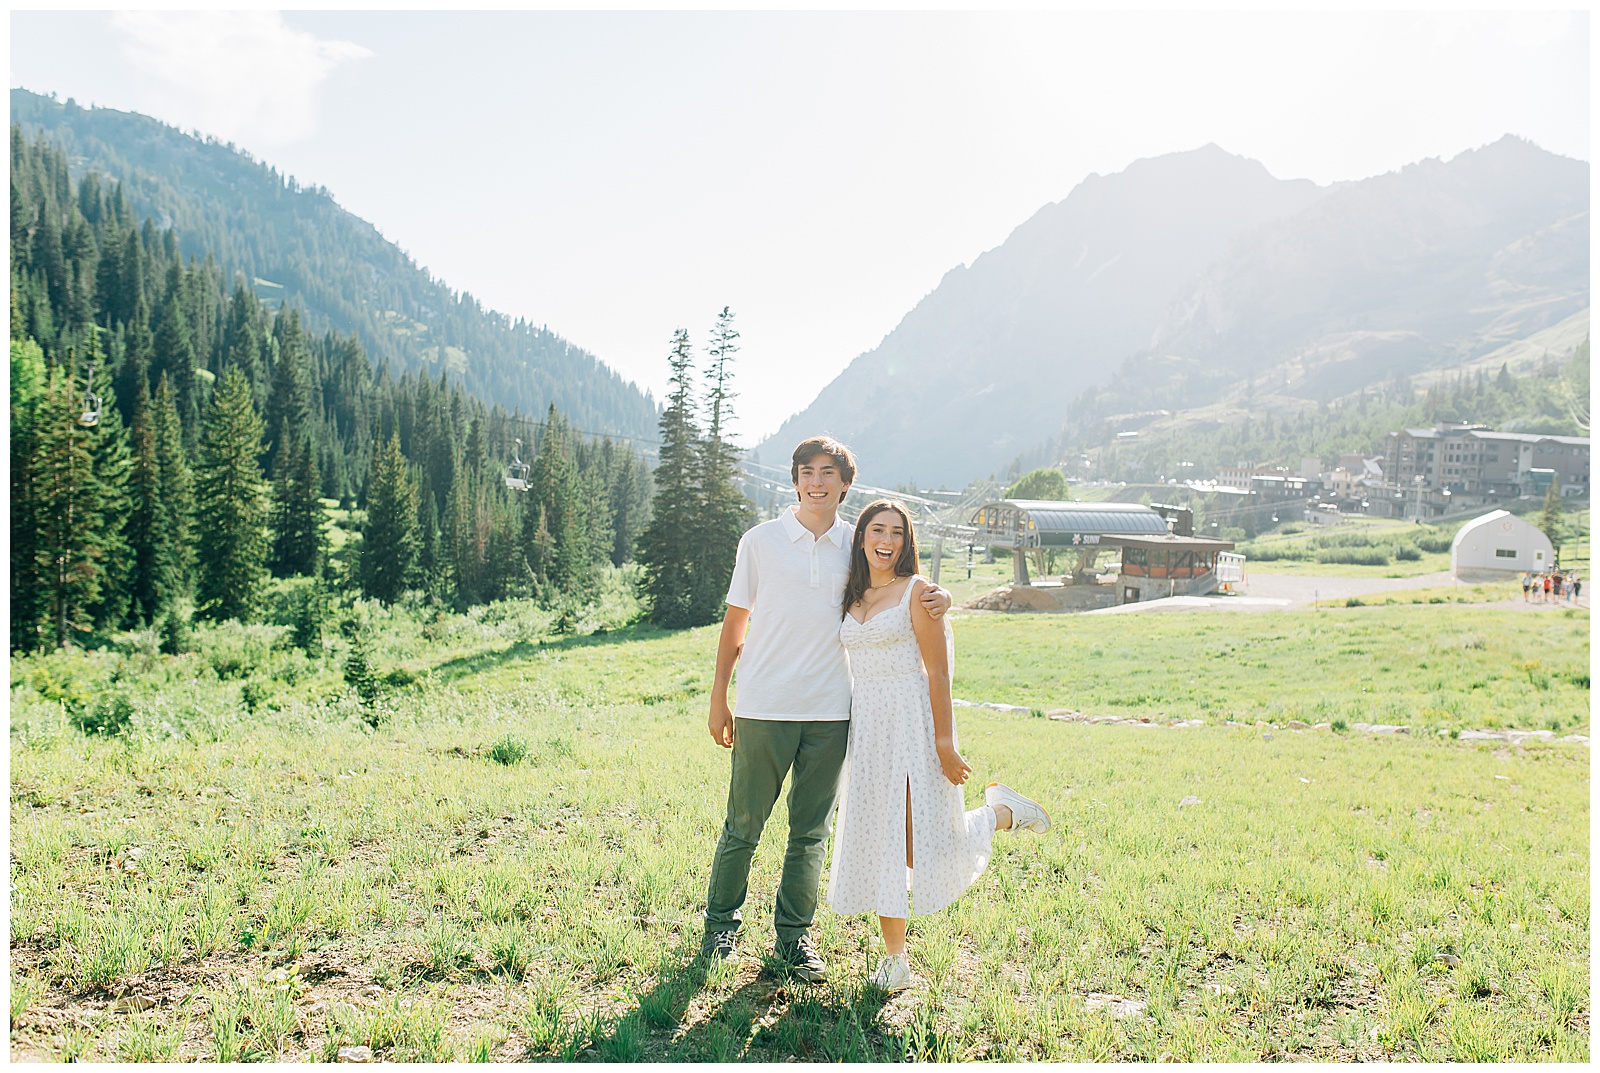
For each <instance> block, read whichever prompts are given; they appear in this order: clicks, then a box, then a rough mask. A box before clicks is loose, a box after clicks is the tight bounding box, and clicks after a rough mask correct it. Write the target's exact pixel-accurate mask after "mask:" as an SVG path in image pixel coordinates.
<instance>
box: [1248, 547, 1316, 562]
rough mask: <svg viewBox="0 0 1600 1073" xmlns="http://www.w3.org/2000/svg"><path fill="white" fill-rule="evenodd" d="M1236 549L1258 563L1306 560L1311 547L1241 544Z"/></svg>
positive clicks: (1309, 555) (1308, 558)
mask: <svg viewBox="0 0 1600 1073" xmlns="http://www.w3.org/2000/svg"><path fill="white" fill-rule="evenodd" d="M1237 550H1238V551H1239V552H1240V553H1241V554H1242V555H1244V557H1245V558H1246V559H1249V560H1251V561H1253V562H1258V563H1272V562H1278V561H1280V560H1287V561H1290V562H1306V561H1309V560H1310V559H1311V549H1310V548H1306V547H1302V546H1301V545H1299V544H1241V545H1240V546H1239V547H1238V549H1237Z"/></svg>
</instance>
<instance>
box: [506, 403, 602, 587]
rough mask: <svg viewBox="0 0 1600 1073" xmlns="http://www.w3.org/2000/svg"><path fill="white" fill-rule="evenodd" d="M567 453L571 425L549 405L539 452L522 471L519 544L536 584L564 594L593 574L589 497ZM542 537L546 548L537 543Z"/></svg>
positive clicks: (570, 451)
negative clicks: (525, 485) (525, 500)
mask: <svg viewBox="0 0 1600 1073" xmlns="http://www.w3.org/2000/svg"><path fill="white" fill-rule="evenodd" d="M573 455H574V450H573V444H572V438H571V430H570V429H569V427H568V425H567V422H566V419H565V418H563V417H562V416H561V414H560V413H558V412H557V411H556V408H555V407H554V406H551V407H550V410H549V412H548V413H547V414H546V415H545V430H544V438H543V439H542V440H541V441H540V443H539V454H538V456H537V457H536V458H534V460H533V465H532V467H531V469H530V470H529V474H528V499H529V502H528V504H527V505H526V508H525V513H524V515H523V549H524V553H525V554H526V555H527V558H528V564H529V566H531V567H533V569H534V576H535V577H536V578H537V579H538V580H539V581H540V583H541V584H548V585H549V586H550V587H551V589H553V590H554V591H555V592H559V593H565V594H572V593H578V592H581V591H583V590H584V589H585V588H586V587H587V585H588V584H589V582H590V580H591V579H592V577H593V562H592V557H591V554H590V550H589V549H590V543H589V538H590V532H589V517H588V515H589V511H588V507H589V502H588V499H587V497H586V496H585V494H584V488H583V482H582V480H581V479H580V477H579V474H578V468H577V465H576V462H575V460H574V457H573ZM541 525H542V529H543V533H544V534H545V535H543V536H541V535H540V529H541ZM546 540H548V544H549V551H548V552H547V553H546V552H545V551H543V550H540V549H539V547H538V546H539V545H541V544H543V543H545V541H546ZM541 567H542V569H541Z"/></svg>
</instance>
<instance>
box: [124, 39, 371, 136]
mask: <svg viewBox="0 0 1600 1073" xmlns="http://www.w3.org/2000/svg"><path fill="white" fill-rule="evenodd" d="M111 25H112V27H113V29H114V30H116V31H117V32H118V33H119V34H121V35H122V38H123V40H122V52H123V55H124V56H125V57H126V58H127V60H128V62H129V63H130V64H131V65H132V66H133V67H134V69H135V70H136V71H138V72H139V73H140V74H141V75H144V76H146V77H148V78H149V79H151V81H150V82H149V83H147V85H146V89H147V90H148V91H149V92H150V93H151V94H152V95H153V96H156V97H158V98H159V99H160V101H161V104H162V108H161V109H160V111H159V112H158V113H157V114H159V115H161V116H162V118H164V119H168V120H169V121H170V122H174V123H176V124H177V125H178V126H181V127H184V128H189V127H197V128H199V129H200V130H201V131H202V132H203V133H205V134H214V135H216V136H218V137H220V138H223V139H228V140H234V141H238V142H240V143H241V144H251V145H261V146H279V145H286V144H288V143H290V142H295V141H299V140H300V139H302V138H305V137H307V136H309V135H310V134H311V133H312V132H313V131H314V130H315V128H316V90H317V86H318V85H319V84H320V83H321V82H322V80H323V79H325V78H327V77H328V75H329V74H330V73H332V71H333V69H334V68H335V67H337V66H338V65H339V64H341V63H343V62H345V61H347V60H355V59H361V58H363V57H366V56H370V55H372V53H371V52H370V51H369V50H368V49H365V48H363V47H362V46H360V45H357V44H355V43H353V42H350V41H325V40H322V39H320V38H318V37H316V36H315V35H313V34H310V33H307V32H305V31H304V30H297V29H295V28H294V27H292V26H290V25H288V24H287V23H285V22H284V20H283V15H282V14H281V13H279V12H276V11H215V12H212V11H119V12H116V13H114V14H113V15H112V16H111Z"/></svg>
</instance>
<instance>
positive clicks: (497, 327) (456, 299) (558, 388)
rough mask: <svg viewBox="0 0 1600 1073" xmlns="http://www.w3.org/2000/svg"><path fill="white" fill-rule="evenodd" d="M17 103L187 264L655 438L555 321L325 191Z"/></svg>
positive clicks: (143, 125)
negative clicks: (470, 285) (425, 259)
mask: <svg viewBox="0 0 1600 1073" xmlns="http://www.w3.org/2000/svg"><path fill="white" fill-rule="evenodd" d="M10 102H11V117H12V121H13V122H14V123H19V124H20V125H21V126H22V127H23V129H24V131H25V132H26V134H27V135H28V136H29V137H30V138H32V137H37V136H39V135H40V134H41V133H42V134H44V135H45V136H46V137H47V138H49V139H51V140H52V141H54V142H55V143H56V144H59V145H61V147H62V148H63V149H64V150H65V151H66V152H67V153H68V155H69V157H70V159H71V165H72V171H73V174H74V176H75V177H76V178H81V177H82V175H83V173H84V172H86V171H91V170H92V171H96V172H99V173H100V174H101V175H103V176H104V177H106V178H107V179H109V180H112V181H120V182H121V183H122V184H123V188H124V190H125V192H126V193H127V195H128V198H129V201H130V203H131V204H132V206H133V208H134V210H135V211H136V212H137V213H138V214H139V215H140V216H148V217H151V218H153V219H155V220H156V221H158V222H159V223H160V224H161V226H162V228H163V229H165V228H166V227H172V228H174V229H175V230H176V231H177V233H178V235H179V236H180V241H181V245H182V250H183V252H184V254H185V255H186V256H190V255H192V256H203V255H204V254H205V253H206V252H207V251H212V252H214V253H215V255H216V257H217V260H218V262H219V264H220V265H221V266H222V268H223V270H224V271H225V272H227V273H229V274H230V275H231V274H232V273H233V272H235V271H237V272H240V273H242V274H243V275H244V276H245V278H246V279H247V280H256V279H259V280H261V281H262V282H263V283H269V284H272V286H269V287H263V288H258V290H260V291H262V292H263V296H265V297H274V298H282V299H283V300H286V301H289V302H291V303H296V304H299V305H301V307H302V310H303V312H304V313H305V315H306V320H307V323H308V325H309V326H310V327H312V328H314V329H316V330H318V331H321V330H326V329H331V330H334V331H337V332H341V333H356V334H358V335H359V336H360V338H361V340H362V343H363V345H364V347H365V348H366V349H367V351H368V353H369V355H370V356H371V357H372V359H373V361H374V363H375V364H376V363H384V362H387V363H388V364H390V365H391V366H393V367H395V370H396V372H399V371H401V370H411V371H415V372H418V373H428V374H431V375H434V376H437V375H439V374H440V373H441V372H448V373H450V374H451V376H452V378H453V379H458V380H460V381H461V382H463V385H464V386H465V387H466V388H467V390H468V391H470V392H471V393H472V394H474V395H476V396H477V397H479V398H481V399H483V400H484V401H486V402H500V403H502V404H504V405H505V406H506V408H507V409H520V410H522V411H523V412H524V413H527V414H533V415H537V414H540V413H542V412H543V411H544V409H545V408H546V407H547V406H549V405H550V404H552V403H553V404H554V405H555V406H556V407H557V408H558V409H560V410H561V411H562V412H563V413H565V414H567V415H568V416H569V417H570V418H571V419H572V421H573V422H574V424H575V425H577V426H578V427H581V428H584V429H586V430H587V431H591V432H597V433H610V434H615V435H624V436H629V437H635V438H653V437H654V435H655V433H656V421H657V413H658V410H657V407H656V405H655V402H654V400H653V398H652V397H651V396H650V394H649V393H648V392H646V391H643V390H641V389H640V388H639V387H638V385H637V384H635V383H633V382H632V381H628V380H625V379H624V378H623V377H622V376H621V375H620V374H618V373H617V372H616V371H615V370H613V369H611V368H610V367H608V366H606V365H605V364H604V363H603V362H602V361H600V359H599V358H597V357H596V356H595V355H593V354H591V353H589V352H588V351H585V350H583V349H582V348H580V347H577V346H575V345H574V344H572V343H571V342H569V341H568V340H566V339H564V338H562V337H561V336H560V335H558V334H557V333H555V332H552V331H550V330H549V329H548V327H545V326H543V325H539V326H535V325H534V324H532V323H531V322H529V321H527V320H524V319H516V320H513V319H512V318H510V317H509V316H507V315H505V314H502V313H498V312H495V311H493V310H489V309H486V308H485V307H483V306H482V305H481V304H480V303H478V302H477V300H476V299H475V298H473V297H472V296H471V295H470V294H467V293H466V292H463V291H457V290H454V289H452V288H451V287H449V285H448V284H446V283H445V282H444V281H442V280H440V279H438V278H436V277H435V276H434V275H433V274H432V273H431V272H430V271H428V269H426V268H425V267H423V266H421V265H419V264H417V263H416V261H415V260H414V259H412V258H411V256H410V255H409V254H407V253H406V252H405V251H404V250H403V249H402V248H401V247H400V246H399V245H398V244H397V243H395V242H393V241H392V240H390V239H388V238H387V237H385V236H384V234H383V232H382V230H381V229H379V228H378V227H377V226H376V225H374V224H372V223H370V222H369V221H366V220H363V219H362V218H361V217H359V216H356V215H355V214H353V213H351V212H349V211H348V210H346V209H344V208H343V207H341V206H340V205H339V204H338V202H337V200H336V199H335V198H334V197H333V195H332V193H331V192H329V191H328V190H327V189H326V188H325V187H321V186H317V185H311V186H306V185H302V184H301V183H299V182H297V181H295V180H293V179H292V178H290V177H288V176H285V175H283V174H281V173H279V172H278V171H277V170H276V169H275V168H273V167H272V166H271V165H269V164H267V163H265V162H264V161H261V160H258V159H256V158H255V157H253V156H252V155H250V154H249V153H246V152H244V151H242V150H239V149H237V148H234V147H233V146H232V145H230V144H226V143H223V142H220V141H217V140H215V139H206V140H201V139H198V138H196V137H194V136H193V135H192V134H187V133H184V132H183V131H181V130H179V129H178V128H176V127H172V126H169V125H167V124H165V123H162V122H161V121H160V120H157V119H154V118H152V117H150V116H145V115H142V114H140V113H137V112H123V111H118V110H116V109H109V108H87V109H86V108H82V107H79V106H78V105H77V104H76V103H75V102H73V101H66V102H59V101H56V100H54V99H52V98H49V97H44V96H41V95H39V94H37V93H33V92H31V91H28V90H24V89H12V91H11V96H10ZM267 292H271V293H270V294H268V293H267Z"/></svg>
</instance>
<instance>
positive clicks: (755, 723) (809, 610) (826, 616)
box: [700, 436, 950, 981]
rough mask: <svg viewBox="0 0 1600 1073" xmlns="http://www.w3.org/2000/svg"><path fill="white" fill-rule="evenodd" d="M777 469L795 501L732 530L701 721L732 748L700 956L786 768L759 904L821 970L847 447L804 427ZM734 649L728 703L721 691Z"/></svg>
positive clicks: (787, 950)
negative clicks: (772, 862)
mask: <svg viewBox="0 0 1600 1073" xmlns="http://www.w3.org/2000/svg"><path fill="white" fill-rule="evenodd" d="M789 475H790V478H791V479H792V480H793V482H794V490H795V497H796V499H798V500H799V503H798V504H797V505H795V506H792V507H790V508H789V509H788V510H787V511H785V512H784V513H783V514H782V515H780V516H779V517H778V518H776V519H774V520H772V521H770V522H762V523H761V524H760V525H757V526H754V527H753V528H751V529H750V530H749V531H747V532H746V533H745V534H744V536H743V537H741V538H740V540H739V550H738V556H737V558H736V560H735V563H734V568H733V578H732V580H731V581H730V582H729V585H728V610H727V613H726V614H725V615H724V616H723V620H722V637H721V639H720V640H719V641H718V643H717V669H716V679H715V681H714V683H713V684H712V687H711V715H710V719H709V721H708V724H707V725H708V727H709V729H710V731H711V740H712V741H714V742H716V743H717V744H718V745H720V746H722V747H723V748H724V749H731V750H732V751H733V765H732V771H731V773H730V775H729V779H728V811H727V818H726V819H725V820H724V821H723V824H722V834H721V836H720V837H719V838H718V839H717V848H716V851H715V853H714V854H713V856H712V859H711V880H710V884H709V887H708V889H707V891H706V917H705V936H704V938H703V940H702V941H701V944H700V956H701V958H704V959H716V960H723V961H725V960H729V959H731V958H733V957H734V955H735V953H736V940H735V936H736V933H737V932H738V930H739V928H740V926H741V924H742V918H741V916H740V908H741V907H742V906H743V905H744V901H745V897H746V895H747V894H748V893H749V881H750V860H751V858H752V856H753V855H754V854H755V849H756V844H757V843H758V842H760V841H761V831H762V829H763V828H764V827H765V826H766V822H767V817H768V816H769V815H771V813H772V806H773V805H774V804H775V803H776V802H777V800H778V793H779V791H781V790H782V789H783V782H784V779H785V778H788V779H789V840H788V846H787V848H786V849H785V851H784V855H783V874H782V876H781V878H780V879H779V880H778V891H777V896H776V900H775V902H774V905H773V912H772V922H773V926H774V929H775V930H776V932H777V943H776V947H775V953H776V954H777V958H778V960H779V961H780V962H781V963H782V964H783V965H785V966H786V967H787V968H788V969H789V971H791V972H792V973H793V974H794V975H795V976H796V977H797V978H799V979H801V980H807V981H816V980H823V979H826V978H827V972H828V967H827V965H826V964H825V963H824V962H823V960H822V958H821V957H820V956H819V955H818V954H817V950H816V946H815V944H813V943H812V941H811V934H810V929H811V924H812V921H813V918H814V917H815V916H816V908H817V886H818V883H819V881H820V880H821V877H822V865H823V859H824V857H825V856H826V854H827V847H826V841H827V838H828V825H829V820H830V818H831V817H832V814H833V806H834V801H835V797H836V795H837V792H838V788H839V772H840V768H841V767H842V765H843V764H844V758H845V753H846V750H847V748H848V745H849V739H850V667H849V664H848V663H847V662H846V660H845V654H844V649H843V648H841V647H840V645H839V601H840V600H841V599H842V597H843V595H844V587H845V576H846V573H847V572H848V570H849V565H850V541H851V539H852V536H853V533H854V530H853V529H852V528H851V526H850V524H849V523H848V522H845V521H842V520H841V519H840V518H839V505H840V504H841V503H843V502H844V497H845V494H846V493H848V492H849V491H850V485H851V483H852V482H853V481H854V480H855V475H856V462H855V457H854V456H853V455H852V454H851V453H850V449H849V448H848V447H846V446H845V445H844V444H842V443H840V442H838V441H837V440H834V439H831V438H829V437H825V436H817V437H814V438H812V439H809V440H806V441H805V442H804V443H802V444H801V445H800V446H799V447H796V448H795V450H794V455H793V458H792V461H791V465H790V469H789ZM918 607H919V609H920V610H921V611H922V612H923V613H924V614H926V615H928V616H929V617H930V618H933V619H937V618H940V617H941V616H943V615H944V613H945V612H946V611H947V610H949V608H950V594H949V593H948V592H946V591H944V590H943V589H938V588H930V589H928V591H926V592H924V593H923V594H922V595H921V598H920V600H919V602H918ZM747 630H748V633H747ZM735 663H737V664H738V665H739V682H738V700H737V709H734V708H730V706H729V704H728V687H729V684H730V683H731V681H732V679H733V670H734V664H735ZM791 772H792V774H791Z"/></svg>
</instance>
